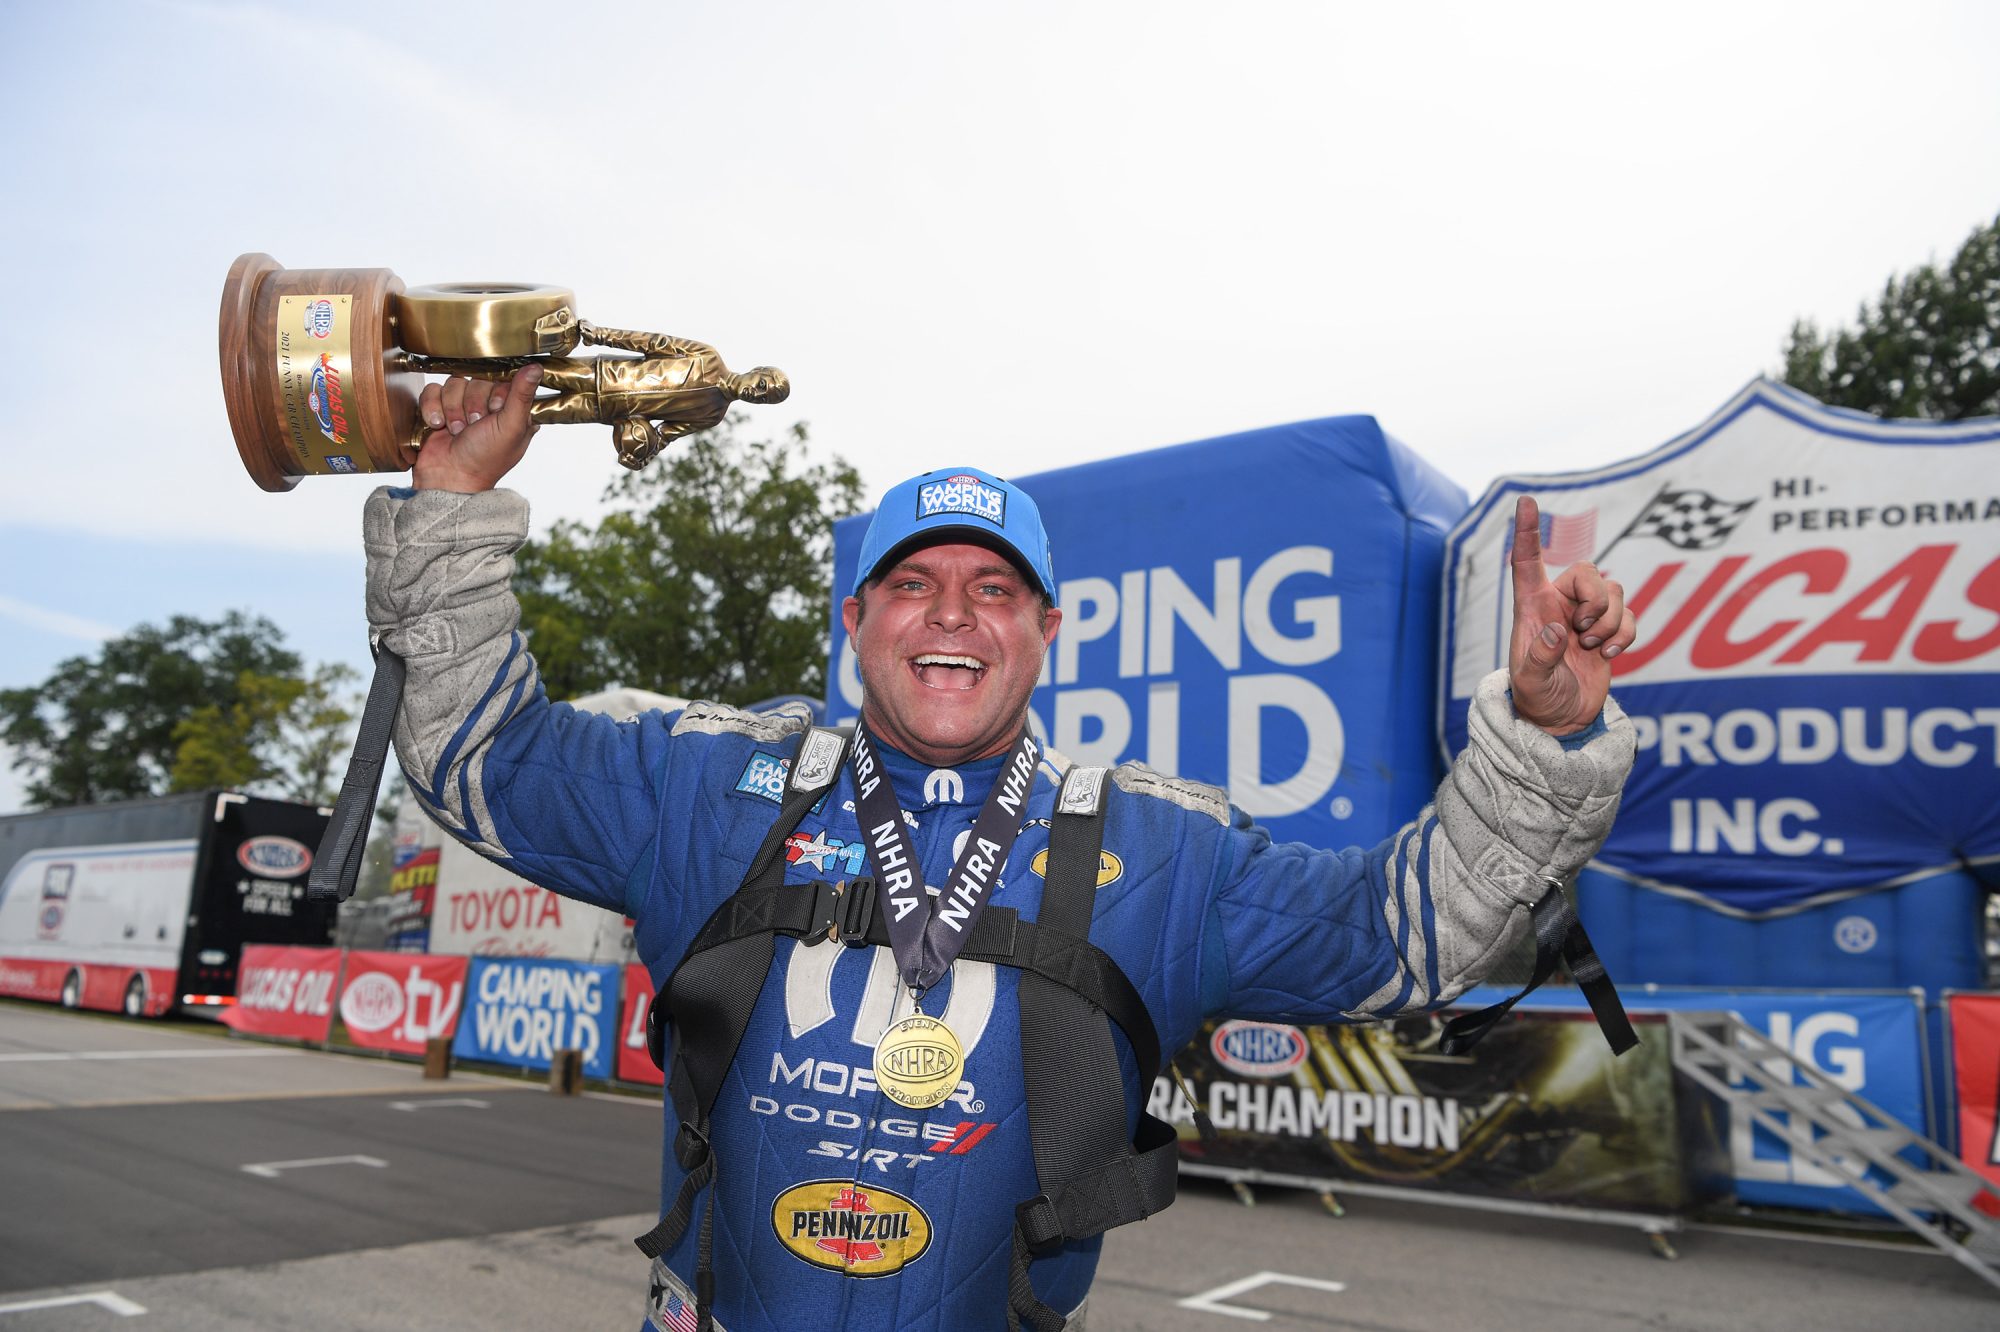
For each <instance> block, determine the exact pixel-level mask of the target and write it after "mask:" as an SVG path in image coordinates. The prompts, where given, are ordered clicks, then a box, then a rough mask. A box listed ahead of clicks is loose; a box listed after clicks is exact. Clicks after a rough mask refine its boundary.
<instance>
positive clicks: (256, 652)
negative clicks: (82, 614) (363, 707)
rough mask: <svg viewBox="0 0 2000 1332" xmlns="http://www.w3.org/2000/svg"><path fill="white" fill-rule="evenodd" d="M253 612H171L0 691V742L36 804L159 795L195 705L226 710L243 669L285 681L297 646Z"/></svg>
mask: <svg viewBox="0 0 2000 1332" xmlns="http://www.w3.org/2000/svg"><path fill="white" fill-rule="evenodd" d="M283 640H284V635H283V634H282V633H281V632H280V631H279V629H278V627H277V626H276V625H274V624H272V623H271V622H270V621H269V620H267V619H264V618H263V617H261V616H249V615H245V614H243V613H242V612H240V611H231V612H229V613H228V614H227V615H225V616H224V617H223V618H222V619H220V620H217V621H214V622H209V621H204V620H199V619H196V618H194V617H193V616H188V615H176V616H174V617H173V618H172V619H171V620H169V621H168V622H167V624H166V625H165V627H159V626H155V625H149V624H146V625H140V626H139V627H138V628H136V629H134V630H132V631H131V632H130V633H128V634H125V635H124V636H122V637H120V638H114V639H112V640H111V641H109V642H107V643H106V644H105V645H104V647H103V648H102V649H101V650H100V651H99V653H98V655H97V656H96V657H95V658H91V657H71V658H69V659H68V660H66V661H63V662H61V663H59V664H58V665H57V666H56V669H55V672H54V674H52V675H50V676H49V678H48V679H46V680H44V681H42V683H40V684H39V685H35V686H32V687H30V688H26V689H5V690H0V741H5V742H6V743H7V744H9V745H11V746H13V749H14V756H13V759H12V763H13V767H14V768H15V769H16V770H17V771H19V772H22V773H24V774H26V776H27V783H26V795H27V800H28V803H29V804H30V805H31V806H34V807H37V808H48V807H51V806H57V805H73V804H90V803H93V802H96V801H103V800H125V799H130V798H132V797H135V796H146V795H159V794H161V793H162V792H164V791H166V790H167V788H168V783H169V779H170V776H171V774H172V772H173V769H174V764H175V760H176V757H177V754H178V751H179V749H180V741H179V740H178V739H177V738H176V736H175V731H176V729H177V728H178V727H179V725H180V724H181V722H182V721H183V720H184V719H186V718H188V717H189V716H191V715H192V714H193V713H195V712H196V711H197V710H199V709H201V708H204V707H207V706H210V705H215V706H218V707H222V708H231V707H234V706H235V705H236V704H237V702H238V701H239V695H240V692H241V687H242V686H241V683H240V682H241V681H242V680H243V678H244V677H245V676H246V675H248V676H253V677H263V678H278V679H284V678H289V677H296V676H297V675H298V674H299V671H300V666H301V663H300V660H299V656H298V654H297V653H295V652H292V651H291V650H289V649H288V648H286V647H285V646H284V641H283Z"/></svg>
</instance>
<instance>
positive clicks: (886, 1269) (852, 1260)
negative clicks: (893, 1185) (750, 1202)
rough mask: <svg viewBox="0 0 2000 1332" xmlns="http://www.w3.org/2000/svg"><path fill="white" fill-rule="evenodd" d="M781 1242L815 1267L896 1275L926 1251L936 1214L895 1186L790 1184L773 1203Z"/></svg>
mask: <svg viewBox="0 0 2000 1332" xmlns="http://www.w3.org/2000/svg"><path fill="white" fill-rule="evenodd" d="M771 1228H772V1229H773V1230H775V1231H776V1232H777V1235H778V1242H779V1243H780V1244H782V1245H784V1246H785V1248H786V1249H788V1250H790V1251H791V1254H792V1256H793V1257H795V1258H802V1259H804V1260H805V1261H806V1262H809V1263H811V1264H812V1265H813V1266H814V1267H824V1268H827V1269H829V1270H830V1271H835V1272H841V1273H844V1274H846V1275H847V1276H855V1277H877V1276H890V1275H893V1274H894V1273H897V1272H900V1271H902V1270H903V1269H904V1268H905V1267H908V1266H909V1265H910V1264H911V1263H914V1262H915V1261H917V1259H919V1258H921V1257H923V1256H924V1251H925V1250H926V1249H928V1248H930V1246H931V1219H930V1216H929V1215H928V1214H927V1213H926V1212H925V1211H924V1209H923V1208H921V1207H919V1206H917V1204H916V1203H914V1202H912V1201H911V1200H910V1199H908V1198H905V1197H904V1196H903V1195H902V1194H900V1193H897V1192H896V1191H894V1190H893V1189H881V1188H863V1187H862V1186H861V1185H858V1184H856V1183H855V1182H854V1181H853V1180H848V1179H819V1180H814V1181H812V1182H811V1183H809V1184H800V1185H797V1186H795V1187H793V1188H789V1189H786V1190H785V1191H784V1192H783V1193H781V1194H779V1195H778V1197H777V1200H776V1201H774V1202H773V1203H772V1204H771Z"/></svg>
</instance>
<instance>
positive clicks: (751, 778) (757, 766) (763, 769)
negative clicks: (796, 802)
mask: <svg viewBox="0 0 2000 1332" xmlns="http://www.w3.org/2000/svg"><path fill="white" fill-rule="evenodd" d="M791 768H792V761H791V760H790V759H788V758H781V757H780V756H778V755H776V754H766V753H765V752H764V751H763V750H761V749H760V750H758V751H757V752H756V753H754V754H752V755H751V756H750V761H749V762H748V763H746V764H744V765H743V775H742V776H741V777H738V778H737V779H736V789H737V790H739V791H741V792H743V793H744V794H746V795H753V796H758V797H760V798H762V799H765V800H768V801H770V802H771V803H772V804H774V805H782V804H784V803H785V775H786V774H787V773H789V772H790V771H791Z"/></svg>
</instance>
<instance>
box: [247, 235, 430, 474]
mask: <svg viewBox="0 0 2000 1332" xmlns="http://www.w3.org/2000/svg"><path fill="white" fill-rule="evenodd" d="M402 290H403V280H402V279H401V278H399V277H397V276H396V275H395V274H394V273H392V272H390V271H389V270H388V269H386V268H300V269H288V268H285V267H284V266H282V265H281V264H279V263H278V261H277V260H275V259H273V258H272V257H271V256H270V255H268V254H246V255H244V256H243V257H242V258H240V259H238V260H237V261H236V262H235V263H234V264H232V265H231V266H230V269H229V277H228V279H227V280H226V281H225V282H224V283H223V287H222V313H221V318H220V321H219V325H218V341H219V343H220V349H221V355H222V396H223V400H224V402H225V403H227V404H228V407H229V428H230V431H231V432H232V433H233V434H234V435H235V436H236V451H237V453H238V454H240V455H241V456H242V459H243V466H244V467H245V468H246V469H247V470H248V471H249V473H250V476H251V479H252V480H254V481H255V482H256V483H257V484H258V485H259V486H262V487H263V488H264V489H265V490H271V491H285V490H290V489H291V488H292V487H293V486H295V485H297V484H298V482H299V478H300V477H302V476H312V475H323V474H337V473H343V472H402V471H407V470H409V468H410V466H411V464H413V463H414V462H415V461H416V448H415V440H416V439H417V395H418V393H420V392H421V391H422V390H423V386H424V378H423V376H422V375H420V374H416V373H413V372H411V371H409V370H406V369H404V368H403V360H404V357H403V353H402V351H401V350H400V349H399V348H398V346H397V343H396V338H395V328H394V318H395V317H394V314H393V310H394V305H395V298H396V297H397V296H398V295H400V294H401V292H402Z"/></svg>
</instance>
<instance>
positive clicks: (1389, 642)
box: [827, 416, 1465, 846]
mask: <svg viewBox="0 0 2000 1332" xmlns="http://www.w3.org/2000/svg"><path fill="white" fill-rule="evenodd" d="M942 475H943V474H941V476H942ZM946 479H948V477H947V478H946ZM1010 479H1011V480H1013V481H1015V482H1016V483H1018V484H1019V485H1020V486H1021V487H1022V489H1024V490H1026V491H1027V492H1028V494H1030V495H1032V496H1033V497H1034V499H1035V502H1036V504H1037V506H1038V507H1039V508H1040V510H1041V513H1042V519H1043V524H1044V526H1045V527H1046V528H1047V530H1048V534H1049V541H1050V546H1051V549H1052V552H1053V555H1054V564H1055V578H1056V582H1057V589H1056V602H1057V604H1058V605H1059V606H1060V607H1061V608H1062V612H1063V623H1062V630H1061V633H1060V634H1059V635H1058V636H1057V638H1056V641H1055V646H1054V648H1053V650H1052V651H1051V652H1050V654H1049V660H1048V664H1047V667H1046V669H1045V671H1044V673H1043V676H1042V680H1041V684H1040V686H1039V687H1038V688H1037V689H1036V690H1035V694H1034V697H1033V699H1032V700H1031V704H1030V706H1031V709H1032V714H1033V720H1032V725H1033V727H1034V730H1035V733H1036V734H1037V735H1038V736H1039V737H1041V738H1042V739H1044V740H1045V741H1046V742H1047V743H1048V744H1049V745H1050V746H1051V747H1052V748H1054V749H1055V750H1056V751H1058V752H1059V753H1061V754H1062V755H1064V756H1065V757H1067V758H1069V759H1070V760H1072V761H1074V762H1078V763H1088V764H1108V763H1116V762H1120V761H1123V760H1128V759H1136V760H1139V761H1141V762H1144V763H1147V764H1149V765H1151V766H1152V767H1154V768H1156V769H1158V770H1160V771H1161V772H1165V773H1169V774H1173V775H1177V776H1183V777H1189V778H1193V779H1196V780H1199V781H1204V782H1209V783H1213V784H1215V785H1220V786H1225V787H1227V788H1228V790H1229V793H1230V795H1231V797H1232V798H1233V799H1234V800H1235V802H1236V803H1237V804H1238V805H1239V806H1241V807H1242V808H1243V809H1244V810H1245V811H1247V812H1248V813H1249V814H1250V815H1251V816H1253V817H1254V818H1256V819H1257V820H1258V821H1259V822H1261V823H1263V824H1264V825H1265V826H1266V827H1268V828H1269V829H1270V830H1271V832H1272V835H1273V836H1274V837H1277V838H1279V839H1281V840H1284V839H1297V840H1302V841H1306V842H1311V843H1314V844H1317V845H1321V846H1347V845H1351V844H1354V843H1357V842H1361V843H1372V842H1374V841H1377V840H1379V839H1380V838H1381V837H1383V836H1385V835H1386V834H1387V833H1389V832H1390V831H1392V830H1393V829H1394V828H1395V827H1396V826H1397V825H1398V824H1399V823H1401V822H1402V821H1403V820H1405V819H1407V818H1409V817H1410V816H1411V815H1413V814H1415V813H1416V811H1417V810H1418V809H1419V808H1420V807H1421V806H1422V805H1423V803H1424V801H1425V800H1427V799H1429V797H1430V793H1431V788H1432V786H1433V784H1434V783H1435V781H1436V778H1437V775H1438V773H1439V771H1440V769H1439V765H1438V762H1437V759H1436V757H1435V755H1434V754H1433V753H1432V752H1431V748H1430V743H1429V739H1428V737H1429V731H1430V717H1431V712H1432V701H1431V683H1432V680H1433V679H1434V673H1433V672H1434V667H1433V663H1434V662H1435V661H1436V638H1437V619H1438V610H1437V600H1436V589H1437V581H1438V575H1439V568H1440V561H1441V558H1442V552H1443V540H1444V533H1445V531H1446V530H1447V529H1448V528H1449V526H1450V524H1451V522H1452V521H1453V519H1455V518H1456V517H1457V516H1458V515H1459V513H1460V512H1462V511H1463V509H1464V507H1465V498H1464V495H1463V493H1462V492H1461V491H1460V490H1459V489H1458V488H1457V487H1456V486H1454V485H1452V483H1451V482H1449V481H1447V480H1445V479H1444V478H1443V477H1442V476H1441V475H1440V474H1438V473H1437V472H1435V471H1433V470H1432V469H1431V468H1430V467H1429V465H1428V464H1426V463H1424V462H1423V461H1422V460H1421V459H1419V458H1418V457H1417V456H1416V455H1415V454H1413V453H1411V452H1410V451H1409V450H1408V449H1406V448H1405V447H1403V446H1402V445H1401V444H1399V443H1397V442H1396V441H1395V440H1393V439H1391V438H1390V437H1389V436H1387V435H1385V434H1384V433H1383V431H1382V428H1381V426H1379V425H1378V424H1377V423H1376V422H1375V421H1374V419H1373V418H1371V417H1365V416H1347V417H1334V418H1329V419H1326V420H1319V421H1306V422H1301V423H1299V424H1297V425H1287V426H1276V427H1272V428H1270V429H1265V430H1253V431H1249V432H1247V433H1244V434H1240V435H1231V436H1228V437H1226V438H1222V439H1213V440H1205V441H1202V442H1199V443H1193V444H1183V445H1179V446H1176V447H1173V448H1165V449H1158V450H1154V451H1152V452H1147V453H1140V454H1134V455H1130V456H1127V457H1122V458H1114V459H1111V460H1108V461H1105V462H1098V463H1090V464H1086V465H1083V466H1079V467H1070V468H1065V469H1063V470H1060V471H1055V472H1045V473H1042V474H1040V475H1037V476H1027V477H1013V478H1010ZM996 493H997V492H996ZM867 523H868V519H867V516H865V515H864V516H862V517H857V518H850V519H846V520H844V521H842V522H841V523H840V524H839V525H838V526H837V527H836V529H835V555H834V597H833V606H832V615H831V621H830V632H831V640H830V643H831V650H832V657H831V660H832V663H833V669H832V670H831V672H830V673H829V674H830V684H829V688H828V699H827V717H828V720H829V722H830V723H841V722H846V721H850V720H852V719H853V717H854V716H855V715H856V713H857V712H858V711H859V709H860V704H861V681H860V678H859V675H858V673H857V671H856V668H855V662H854V656H853V652H852V650H851V648H850V647H849V645H848V642H847V635H846V633H845V632H844V631H843V629H842V628H841V623H840V601H841V598H842V597H843V596H845V595H846V593H847V592H848V591H849V590H850V589H851V588H852V587H853V584H854V574H855V565H856V561H857V560H858V558H859V551H860V547H861V538H862V534H863V533H864V532H865V531H866V530H867Z"/></svg>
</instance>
